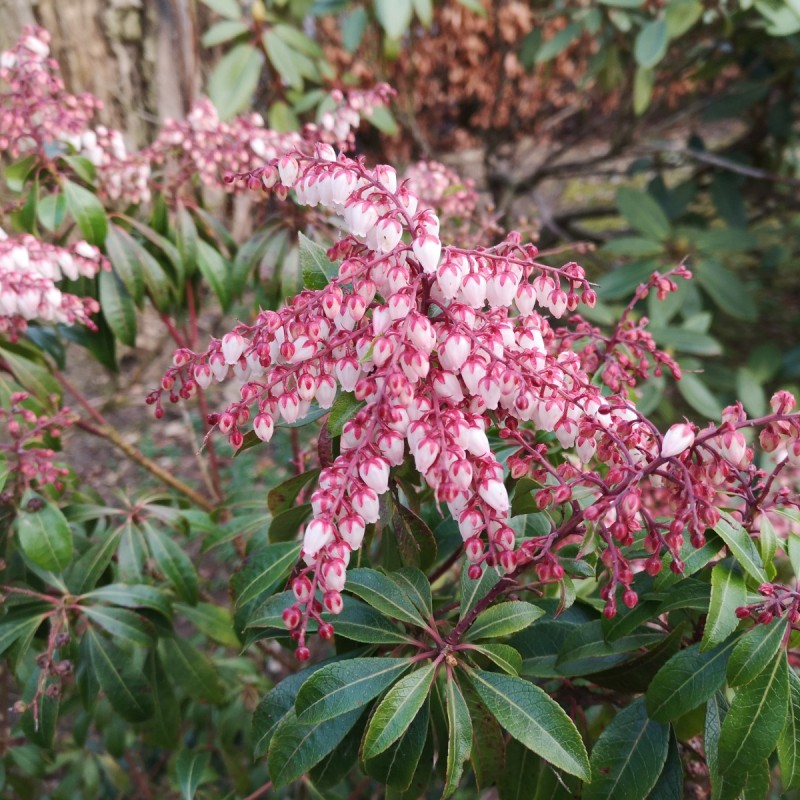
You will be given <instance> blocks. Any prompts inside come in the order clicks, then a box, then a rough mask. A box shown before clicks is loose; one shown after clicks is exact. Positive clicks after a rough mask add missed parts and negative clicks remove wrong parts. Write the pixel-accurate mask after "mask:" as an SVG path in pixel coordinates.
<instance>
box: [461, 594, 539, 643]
mask: <svg viewBox="0 0 800 800" xmlns="http://www.w3.org/2000/svg"><path fill="white" fill-rule="evenodd" d="M542 616H544V611H543V610H542V609H541V608H539V607H538V606H535V605H533V604H532V603H525V602H523V601H522V600H511V601H509V602H507V603H498V604H497V605H494V606H491V607H489V608H487V609H486V611H482V612H481V613H480V614H478V617H477V619H476V620H475V622H474V624H473V625H472V627H470V628H469V630H468V631H467V638H468V639H471V640H477V639H491V638H495V637H498V636H508V635H510V634H512V633H516V632H517V631H521V630H524V629H525V628H527V627H528V626H529V625H532V624H533V623H534V622H535V621H536V620H537V619H539V617H542Z"/></svg>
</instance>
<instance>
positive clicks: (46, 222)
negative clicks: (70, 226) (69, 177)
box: [36, 192, 67, 233]
mask: <svg viewBox="0 0 800 800" xmlns="http://www.w3.org/2000/svg"><path fill="white" fill-rule="evenodd" d="M66 213H67V203H66V200H64V195H63V194H61V193H60V192H59V193H57V194H49V195H47V196H46V197H43V198H42V199H41V200H40V201H39V205H37V206H36V216H37V218H38V220H39V222H40V223H41V225H42V227H43V228H44V229H45V230H48V231H50V232H51V233H53V232H55V231H56V230H58V228H60V227H61V223H62V222H63V221H64V216H65V215H66Z"/></svg>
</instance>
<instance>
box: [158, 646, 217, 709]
mask: <svg viewBox="0 0 800 800" xmlns="http://www.w3.org/2000/svg"><path fill="white" fill-rule="evenodd" d="M162 646H163V648H164V663H165V665H166V667H167V671H168V672H169V674H170V675H171V676H172V678H173V680H174V681H175V682H176V683H178V684H179V685H180V686H182V687H183V688H184V689H185V690H186V691H187V692H188V693H189V695H191V696H192V697H194V698H195V699H196V700H204V701H206V702H208V703H214V704H218V703H221V702H222V701H223V699H224V697H225V691H224V689H223V686H222V684H221V683H220V679H219V675H218V674H217V670H216V668H215V667H214V664H213V663H212V662H211V661H210V660H209V658H208V657H207V656H206V655H205V654H203V653H201V652H200V651H199V650H198V649H197V648H196V647H194V646H192V645H191V644H189V642H187V641H186V640H185V639H182V638H169V639H164V640H163V641H162Z"/></svg>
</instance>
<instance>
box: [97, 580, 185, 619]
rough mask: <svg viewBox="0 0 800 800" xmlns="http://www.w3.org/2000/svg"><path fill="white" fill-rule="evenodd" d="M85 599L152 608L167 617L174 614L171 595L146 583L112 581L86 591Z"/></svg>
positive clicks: (124, 605) (127, 606)
mask: <svg viewBox="0 0 800 800" xmlns="http://www.w3.org/2000/svg"><path fill="white" fill-rule="evenodd" d="M83 599H84V600H89V601H92V602H101V603H109V604H111V605H115V606H123V607H124V608H152V609H153V610H154V611H158V612H159V613H160V614H163V616H165V617H171V616H172V602H171V599H170V597H169V596H168V595H167V594H166V593H165V592H164V591H163V590H161V589H157V588H156V587H154V586H147V585H145V584H128V583H110V584H108V585H107V586H101V587H100V588H99V589H94V590H92V591H91V592H86V594H84V595H83Z"/></svg>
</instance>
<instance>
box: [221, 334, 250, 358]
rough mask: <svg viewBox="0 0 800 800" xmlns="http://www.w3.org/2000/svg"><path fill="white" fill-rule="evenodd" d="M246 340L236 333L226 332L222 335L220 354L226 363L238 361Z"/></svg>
mask: <svg viewBox="0 0 800 800" xmlns="http://www.w3.org/2000/svg"><path fill="white" fill-rule="evenodd" d="M246 346H247V341H246V340H245V338H244V337H243V336H240V335H239V334H238V333H226V334H225V335H224V336H223V337H222V356H223V358H224V359H225V363H226V364H229V365H230V364H236V363H238V361H239V358H240V357H241V355H242V353H243V352H244V348H245V347H246Z"/></svg>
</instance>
